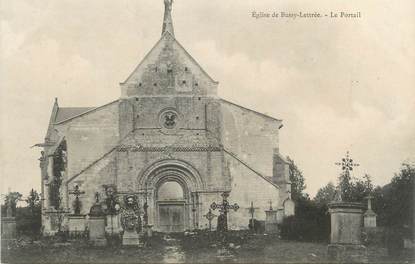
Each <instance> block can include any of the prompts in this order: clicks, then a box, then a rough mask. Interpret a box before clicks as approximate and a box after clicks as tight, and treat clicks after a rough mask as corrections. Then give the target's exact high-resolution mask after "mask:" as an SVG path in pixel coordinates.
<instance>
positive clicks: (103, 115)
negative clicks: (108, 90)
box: [55, 102, 119, 206]
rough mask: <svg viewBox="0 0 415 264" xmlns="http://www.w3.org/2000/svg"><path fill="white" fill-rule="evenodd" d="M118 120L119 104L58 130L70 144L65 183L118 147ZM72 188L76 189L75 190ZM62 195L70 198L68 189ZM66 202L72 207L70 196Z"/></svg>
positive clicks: (101, 109) (92, 113) (64, 124)
mask: <svg viewBox="0 0 415 264" xmlns="http://www.w3.org/2000/svg"><path fill="white" fill-rule="evenodd" d="M118 118H119V115H118V102H114V103H112V104H109V105H107V106H105V107H102V108H100V109H97V110H95V111H93V112H91V113H88V114H85V115H83V116H80V117H77V118H75V119H73V120H71V121H68V122H67V123H63V124H61V125H56V126H55V127H56V128H57V130H58V131H59V134H61V135H63V136H64V137H65V140H66V142H67V160H68V163H67V175H66V176H65V178H64V183H65V182H66V181H67V180H68V179H70V178H71V177H73V176H74V175H76V174H77V173H80V172H81V171H82V170H84V169H86V168H87V167H88V166H89V165H91V164H92V163H94V162H95V161H97V160H98V159H100V158H102V157H103V155H104V154H106V153H108V152H109V151H110V150H111V149H112V148H114V147H115V146H117V144H118V139H119V127H118ZM64 185H65V184H63V186H64ZM68 187H69V189H71V188H72V186H68ZM62 191H63V193H66V194H67V192H68V190H65V189H64V190H62ZM63 198H64V204H65V205H66V206H70V204H69V203H67V202H65V201H67V199H68V195H66V197H63Z"/></svg>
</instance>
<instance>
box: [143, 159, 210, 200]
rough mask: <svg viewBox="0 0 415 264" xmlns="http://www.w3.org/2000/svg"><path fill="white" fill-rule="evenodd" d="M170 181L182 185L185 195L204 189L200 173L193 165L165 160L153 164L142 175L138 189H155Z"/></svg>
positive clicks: (180, 161)
mask: <svg viewBox="0 0 415 264" xmlns="http://www.w3.org/2000/svg"><path fill="white" fill-rule="evenodd" d="M169 179H170V181H171V180H173V181H177V182H178V183H179V184H181V185H182V186H183V190H184V191H185V193H188V192H194V191H197V190H201V189H203V187H204V182H203V181H202V178H201V177H200V174H199V172H198V171H197V170H196V169H195V168H194V167H193V166H192V165H191V164H189V163H188V162H185V161H182V160H177V159H174V160H172V159H165V160H160V161H157V162H155V163H153V164H151V165H150V166H148V167H147V168H145V169H144V170H143V171H142V173H140V175H139V176H138V188H140V189H155V188H157V187H158V186H160V184H162V183H163V182H165V181H169Z"/></svg>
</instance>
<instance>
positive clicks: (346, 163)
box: [335, 151, 360, 174]
mask: <svg viewBox="0 0 415 264" xmlns="http://www.w3.org/2000/svg"><path fill="white" fill-rule="evenodd" d="M335 164H336V165H337V166H341V168H342V170H343V171H344V172H345V173H346V174H349V172H350V171H352V170H353V167H358V166H360V164H358V163H354V162H353V159H351V158H350V156H349V151H347V152H346V157H345V158H342V161H341V162H336V163H335Z"/></svg>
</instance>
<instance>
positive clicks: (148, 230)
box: [144, 225, 153, 237]
mask: <svg viewBox="0 0 415 264" xmlns="http://www.w3.org/2000/svg"><path fill="white" fill-rule="evenodd" d="M144 232H145V234H146V236H147V237H152V236H153V226H152V225H144Z"/></svg>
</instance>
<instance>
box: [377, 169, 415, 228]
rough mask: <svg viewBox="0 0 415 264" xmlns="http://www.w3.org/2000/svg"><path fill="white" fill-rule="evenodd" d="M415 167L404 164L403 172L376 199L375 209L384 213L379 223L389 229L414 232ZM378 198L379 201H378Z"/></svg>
mask: <svg viewBox="0 0 415 264" xmlns="http://www.w3.org/2000/svg"><path fill="white" fill-rule="evenodd" d="M414 179H415V166H414V165H410V164H402V167H401V171H400V172H399V173H398V174H395V176H394V177H393V178H392V181H391V183H390V184H387V185H385V186H384V187H383V188H382V193H383V195H381V196H380V197H375V200H374V206H375V209H377V208H378V207H383V208H381V209H382V210H383V211H384V213H381V212H380V210H378V212H380V213H381V214H380V215H379V221H380V222H381V223H383V224H384V225H386V226H389V227H403V226H406V227H409V228H410V229H411V230H413V221H414V218H413V217H414V198H415V197H414V195H415V194H414V184H415V180H414ZM376 198H378V199H376Z"/></svg>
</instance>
